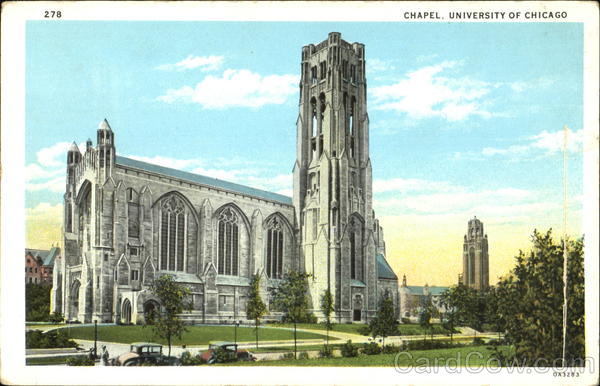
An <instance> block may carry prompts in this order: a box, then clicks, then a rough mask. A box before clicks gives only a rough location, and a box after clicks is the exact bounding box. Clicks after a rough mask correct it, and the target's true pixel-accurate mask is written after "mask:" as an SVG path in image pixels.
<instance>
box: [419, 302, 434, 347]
mask: <svg viewBox="0 0 600 386" xmlns="http://www.w3.org/2000/svg"><path fill="white" fill-rule="evenodd" d="M419 325H420V326H421V328H422V329H423V341H425V339H426V338H427V331H429V329H430V328H431V310H430V309H429V307H424V308H423V309H422V310H421V313H419Z"/></svg>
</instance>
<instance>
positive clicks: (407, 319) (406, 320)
mask: <svg viewBox="0 0 600 386" xmlns="http://www.w3.org/2000/svg"><path fill="white" fill-rule="evenodd" d="M400 320H401V321H402V324H411V323H412V322H411V321H410V319H409V318H401V319H400Z"/></svg>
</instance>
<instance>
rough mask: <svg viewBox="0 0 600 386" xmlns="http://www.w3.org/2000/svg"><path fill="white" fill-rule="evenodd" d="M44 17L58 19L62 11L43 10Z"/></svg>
mask: <svg viewBox="0 0 600 386" xmlns="http://www.w3.org/2000/svg"><path fill="white" fill-rule="evenodd" d="M44 17H45V18H46V19H54V18H58V19H60V18H61V17H62V12H60V11H44Z"/></svg>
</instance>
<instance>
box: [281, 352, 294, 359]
mask: <svg viewBox="0 0 600 386" xmlns="http://www.w3.org/2000/svg"><path fill="white" fill-rule="evenodd" d="M281 359H285V360H289V359H294V353H293V352H286V353H285V354H283V355H282V356H281Z"/></svg>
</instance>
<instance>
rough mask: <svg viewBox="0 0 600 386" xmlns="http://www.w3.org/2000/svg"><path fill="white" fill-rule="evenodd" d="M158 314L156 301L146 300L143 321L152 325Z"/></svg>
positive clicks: (158, 307) (158, 309)
mask: <svg viewBox="0 0 600 386" xmlns="http://www.w3.org/2000/svg"><path fill="white" fill-rule="evenodd" d="M159 312H160V305H159V304H158V302H157V301H156V300H148V301H147V302H146V303H144V321H145V322H146V324H153V323H154V320H155V316H156V315H157V314H158V313H159Z"/></svg>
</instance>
